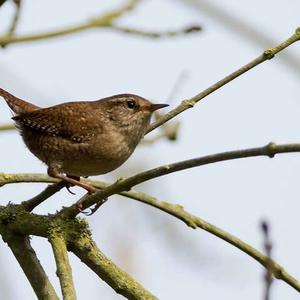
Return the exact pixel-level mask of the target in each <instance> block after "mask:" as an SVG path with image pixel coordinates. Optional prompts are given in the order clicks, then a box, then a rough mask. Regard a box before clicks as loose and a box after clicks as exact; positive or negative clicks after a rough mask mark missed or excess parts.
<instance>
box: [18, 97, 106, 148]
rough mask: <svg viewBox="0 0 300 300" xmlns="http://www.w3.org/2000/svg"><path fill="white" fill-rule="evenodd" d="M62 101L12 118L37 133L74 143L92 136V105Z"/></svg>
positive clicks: (93, 129)
mask: <svg viewBox="0 0 300 300" xmlns="http://www.w3.org/2000/svg"><path fill="white" fill-rule="evenodd" d="M73 104H74V103H71V102H69V103H63V104H60V105H56V106H52V107H49V108H43V109H39V110H35V111H32V112H26V113H23V114H20V115H18V116H15V117H13V118H12V119H13V120H14V121H16V123H17V124H18V125H21V126H23V127H27V128H30V129H32V130H33V131H37V132H39V133H42V134H45V135H49V136H57V137H62V138H65V139H69V140H71V141H73V142H75V143H82V142H85V141H87V140H88V139H90V138H92V137H93V133H94V131H95V129H97V132H99V126H100V125H101V124H98V123H97V125H96V126H97V128H93V124H94V123H95V122H91V115H92V114H91V113H92V109H93V108H92V107H90V106H86V105H85V103H84V102H76V105H75V106H74V105H73Z"/></svg>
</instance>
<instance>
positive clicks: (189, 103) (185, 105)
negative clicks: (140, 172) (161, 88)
mask: <svg viewBox="0 0 300 300" xmlns="http://www.w3.org/2000/svg"><path fill="white" fill-rule="evenodd" d="M299 40H300V27H299V28H297V29H296V31H295V33H294V34H293V35H292V36H290V37H289V38H288V39H287V40H285V41H284V42H282V43H280V44H279V45H277V46H275V47H273V48H269V49H267V50H265V51H264V52H263V53H262V54H261V55H260V56H258V57H257V58H255V59H254V60H252V61H251V62H249V63H248V64H246V65H244V66H242V67H241V68H239V69H238V70H236V71H235V72H233V73H231V74H229V75H228V76H226V77H224V78H223V79H221V80H220V81H218V82H216V83H215V84H213V85H212V86H210V87H208V88H207V89H205V90H204V91H202V92H201V93H199V94H197V95H196V96H194V97H192V98H190V99H187V100H184V101H182V102H181V104H180V105H178V106H177V107H176V108H174V109H173V110H171V111H169V112H168V113H166V114H165V115H163V116H162V117H161V118H160V119H159V120H157V121H156V122H154V123H152V124H151V125H150V127H149V129H148V131H147V133H149V132H150V131H152V130H154V129H155V128H157V127H159V126H161V125H162V124H164V123H166V122H167V121H169V120H170V119H173V118H174V117H175V116H177V115H178V114H180V113H182V112H183V111H185V110H187V109H189V108H192V107H193V106H194V105H195V104H197V103H198V102H199V101H200V100H202V99H203V98H205V97H207V96H208V95H210V94H211V93H213V92H215V91H216V90H218V89H219V88H221V87H222V86H224V85H225V84H227V83H229V82H231V81H232V80H234V79H235V78H237V77H239V76H241V75H242V74H244V73H246V72H247V71H249V70H251V69H253V68H254V67H256V66H257V65H259V64H261V63H263V62H265V61H267V60H269V59H272V58H273V57H274V56H275V55H276V54H277V53H279V52H280V51H282V50H284V49H285V48H287V47H288V46H290V45H291V44H293V43H295V42H297V41H299Z"/></svg>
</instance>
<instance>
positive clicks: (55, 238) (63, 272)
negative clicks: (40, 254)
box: [49, 231, 76, 300]
mask: <svg viewBox="0 0 300 300" xmlns="http://www.w3.org/2000/svg"><path fill="white" fill-rule="evenodd" d="M49 242H50V244H51V246H52V250H53V253H54V257H55V262H56V267H57V271H56V274H57V276H58V278H59V282H60V287H61V292H62V295H63V299H64V300H75V299H76V292H75V288H74V283H73V278H72V269H71V266H70V262H69V257H68V251H67V247H66V243H65V240H64V238H63V237H62V236H61V234H60V233H58V232H56V231H55V232H51V234H50V238H49Z"/></svg>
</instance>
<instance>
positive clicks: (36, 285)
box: [1, 226, 59, 300]
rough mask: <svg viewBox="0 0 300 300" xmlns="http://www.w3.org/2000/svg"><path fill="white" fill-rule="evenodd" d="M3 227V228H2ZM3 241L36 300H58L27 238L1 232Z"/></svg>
mask: <svg viewBox="0 0 300 300" xmlns="http://www.w3.org/2000/svg"><path fill="white" fill-rule="evenodd" d="M2 227H3V226H2ZM1 234H2V237H3V240H4V241H5V242H6V243H7V244H8V246H9V248H10V249H11V251H12V252H13V254H14V256H15V258H16V259H17V261H18V263H19V264H20V266H21V268H22V269H23V271H24V273H25V275H26V277H27V279H28V280H29V282H30V284H31V286H32V288H33V290H34V292H35V294H36V296H37V298H38V299H45V300H59V298H58V296H57V294H56V292H55V290H54V288H53V286H52V285H51V283H50V281H49V279H48V277H47V275H46V273H45V271H44V269H43V267H42V266H41V264H40V262H39V260H38V258H37V256H36V254H35V251H34V250H33V248H32V247H31V245H30V241H29V238H28V237H26V236H20V235H17V234H14V235H13V236H12V235H10V234H9V233H5V232H4V230H3V228H2V230H1Z"/></svg>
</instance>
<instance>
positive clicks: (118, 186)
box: [0, 143, 300, 217]
mask: <svg viewBox="0 0 300 300" xmlns="http://www.w3.org/2000/svg"><path fill="white" fill-rule="evenodd" d="M299 151H300V144H285V145H276V144H274V143H269V144H268V145H266V146H263V147H258V148H250V149H243V150H235V151H228V152H221V153H217V154H212V155H207V156H203V157H199V158H194V159H189V160H184V161H180V162H177V163H172V164H168V165H163V166H160V167H157V168H154V169H151V170H148V171H145V172H142V173H139V174H136V175H134V176H131V177H128V178H127V179H119V180H117V181H116V182H115V183H114V184H112V185H110V186H108V187H107V188H105V189H104V190H101V191H98V192H96V193H94V194H92V195H90V196H88V197H86V198H85V200H84V201H82V203H81V206H82V209H83V210H84V209H86V208H88V207H90V206H92V205H94V204H96V203H97V202H99V201H100V202H101V201H103V199H106V198H107V197H109V196H111V195H113V194H117V193H120V192H123V191H128V190H130V189H131V188H132V187H133V186H135V185H137V184H140V183H142V182H145V181H148V180H150V179H153V178H157V177H160V176H164V175H167V174H170V173H174V172H178V171H181V170H185V169H189V168H194V167H199V166H203V165H207V164H212V163H216V162H220V161H227V160H232V159H239V158H246V157H255V156H268V157H270V158H272V157H274V156H275V154H279V153H289V152H299ZM1 182H3V180H2V179H1V174H0V184H1ZM61 213H62V214H63V215H66V216H69V217H70V216H75V215H76V214H78V207H77V204H73V205H72V206H70V207H66V208H64V209H62V210H61Z"/></svg>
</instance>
